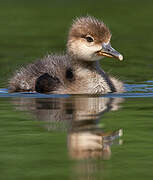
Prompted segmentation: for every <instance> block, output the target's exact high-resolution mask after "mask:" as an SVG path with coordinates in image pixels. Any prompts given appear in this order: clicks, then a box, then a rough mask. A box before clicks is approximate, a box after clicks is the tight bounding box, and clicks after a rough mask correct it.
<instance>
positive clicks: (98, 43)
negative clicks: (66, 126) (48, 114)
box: [10, 16, 123, 94]
mask: <svg viewBox="0 0 153 180" xmlns="http://www.w3.org/2000/svg"><path fill="white" fill-rule="evenodd" d="M110 39H111V33H110V31H109V29H108V27H107V26H106V25H105V24H104V23H103V22H102V21H100V20H98V19H96V18H94V17H90V16H87V17H81V18H77V19H76V20H75V21H74V23H73V24H72V27H71V28H70V31H69V35H68V42H67V53H66V54H65V55H48V56H46V57H45V58H43V59H41V60H39V61H37V62H35V63H33V64H29V65H27V66H26V67H25V68H21V69H20V70H19V71H17V72H16V73H15V75H14V77H13V78H11V80H10V92H22V91H33V92H35V91H36V92H39V93H56V94H103V93H109V92H123V83H122V82H120V81H119V80H117V79H116V78H113V77H110V76H108V75H107V74H106V73H105V72H104V71H103V70H102V69H101V67H100V64H99V60H100V59H101V58H102V57H104V56H107V57H114V58H117V59H119V60H123V56H122V55H121V54H120V53H119V52H117V51H116V50H115V49H113V48H112V47H111V44H110Z"/></svg>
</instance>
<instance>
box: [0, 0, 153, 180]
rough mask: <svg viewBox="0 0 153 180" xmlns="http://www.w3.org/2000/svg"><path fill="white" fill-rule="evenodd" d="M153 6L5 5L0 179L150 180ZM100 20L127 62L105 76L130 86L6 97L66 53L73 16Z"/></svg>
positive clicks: (21, 1)
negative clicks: (35, 66)
mask: <svg viewBox="0 0 153 180" xmlns="http://www.w3.org/2000/svg"><path fill="white" fill-rule="evenodd" d="M152 7H153V1H151V0H146V1H144V0H132V1H129V0H128V1H127V0H124V1H121V0H109V1H107V0H103V1H101V0H94V2H92V1H91V0H86V1H81V0H77V1H70V0H63V1H58V0H57V1H49V0H44V1H41V0H37V2H36V1H35V0H30V1H28V0H1V4H0V137H1V138H0V164H1V166H0V179H5V180H13V179H14V180H20V179H23V180H26V179H27V180H29V179H32V180H34V179H37V180H39V179H45V180H47V179H48V180H49V179H66V180H67V179H77V180H82V179H85V180H86V179H87V180H98V179H100V180H101V179H109V180H111V179H113V180H122V179H127V180H129V179H134V180H135V179H139V180H144V179H147V180H148V179H149V180H151V179H152V178H153V172H152V167H153V103H152V102H153V73H152V67H153V54H152V49H153V43H152V42H153V35H152V29H153V23H151V22H152V17H153V11H152ZM86 14H89V15H92V16H95V17H98V18H99V19H103V20H104V22H105V23H106V24H107V25H108V26H109V27H110V29H111V31H112V40H111V43H112V46H113V47H114V48H115V49H116V50H118V51H119V52H120V53H122V54H123V55H124V61H123V62H119V61H117V60H114V59H109V58H105V59H103V60H102V61H101V65H102V67H103V69H104V70H105V71H106V72H108V73H109V74H112V75H113V76H115V77H117V78H118V77H119V79H120V80H122V81H123V82H124V84H125V88H126V90H127V91H126V92H125V93H123V94H113V93H112V94H106V95H102V96H100V97H98V96H71V95H45V94H38V93H13V94H9V93H8V89H7V87H8V79H9V78H10V77H11V76H12V73H13V72H14V71H15V70H16V69H18V68H20V67H21V66H23V65H24V64H27V63H30V62H32V61H34V60H35V59H38V58H40V57H43V56H44V55H46V54H47V53H49V52H63V50H64V49H65V44H66V40H67V32H68V28H69V26H70V24H71V22H72V19H73V18H74V17H76V16H82V15H86Z"/></svg>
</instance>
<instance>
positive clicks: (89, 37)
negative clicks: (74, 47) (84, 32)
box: [85, 36, 94, 42]
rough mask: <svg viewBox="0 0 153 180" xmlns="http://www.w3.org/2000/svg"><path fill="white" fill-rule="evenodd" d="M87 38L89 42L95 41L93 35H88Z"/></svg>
mask: <svg viewBox="0 0 153 180" xmlns="http://www.w3.org/2000/svg"><path fill="white" fill-rule="evenodd" d="M85 38H86V40H87V41H88V42H93V41H94V40H93V38H92V37H91V36H86V37H85Z"/></svg>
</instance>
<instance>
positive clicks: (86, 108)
mask: <svg viewBox="0 0 153 180" xmlns="http://www.w3.org/2000/svg"><path fill="white" fill-rule="evenodd" d="M122 101H123V99H121V98H102V97H84V96H71V97H69V98H50V99H49V98H48V99H39V98H35V99H34V98H33V99H32V98H16V99H13V104H15V105H16V108H17V109H18V110H22V111H23V110H26V111H27V110H28V111H30V112H31V113H32V114H33V115H34V116H35V117H36V119H37V120H39V121H44V122H45V123H43V126H44V127H45V128H46V129H47V130H49V131H53V130H54V131H55V130H56V131H57V130H58V131H59V130H60V131H61V130H67V132H68V151H69V155H70V157H71V158H73V159H87V158H103V159H109V158H110V156H111V145H112V144H113V143H114V142H115V141H114V140H115V139H116V138H117V137H119V136H121V135H122V129H119V130H116V131H114V132H104V131H103V130H102V128H101V127H100V125H101V124H100V123H99V120H101V119H102V116H103V114H104V113H106V112H109V111H115V110H118V109H119V105H120V103H121V102H122Z"/></svg>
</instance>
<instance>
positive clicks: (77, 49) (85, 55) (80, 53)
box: [71, 42, 102, 61]
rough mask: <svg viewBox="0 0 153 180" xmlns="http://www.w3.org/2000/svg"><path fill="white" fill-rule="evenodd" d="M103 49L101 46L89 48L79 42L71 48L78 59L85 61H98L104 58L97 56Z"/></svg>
mask: <svg viewBox="0 0 153 180" xmlns="http://www.w3.org/2000/svg"><path fill="white" fill-rule="evenodd" d="M101 48H102V47H101V46H99V45H93V46H87V45H86V44H84V43H81V42H79V43H74V44H73V45H72V46H71V51H72V52H73V54H74V55H75V56H76V57H77V58H78V59H81V60H84V61H97V60H99V59H101V58H102V56H98V55H97V54H96V52H97V51H100V50H101Z"/></svg>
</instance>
